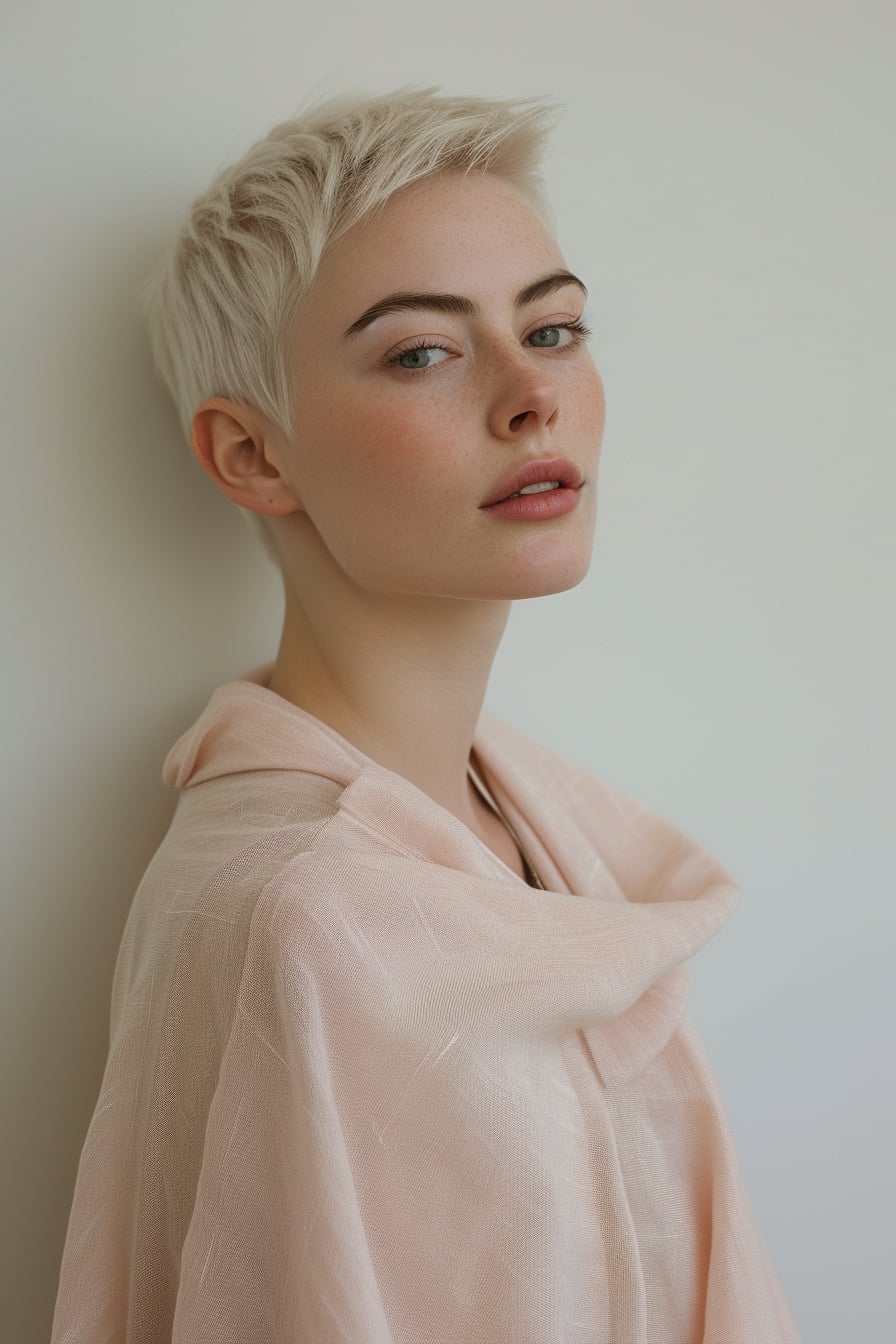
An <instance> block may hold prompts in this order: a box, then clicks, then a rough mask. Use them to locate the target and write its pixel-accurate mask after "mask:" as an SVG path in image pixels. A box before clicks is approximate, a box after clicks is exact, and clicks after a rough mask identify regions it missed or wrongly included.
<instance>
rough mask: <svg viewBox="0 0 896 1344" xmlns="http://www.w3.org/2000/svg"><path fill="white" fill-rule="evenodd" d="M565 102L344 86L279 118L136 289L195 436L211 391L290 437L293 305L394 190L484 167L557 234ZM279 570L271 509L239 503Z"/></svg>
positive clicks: (229, 170)
mask: <svg viewBox="0 0 896 1344" xmlns="http://www.w3.org/2000/svg"><path fill="white" fill-rule="evenodd" d="M563 110H564V109H563V105H562V104H558V103H554V102H549V101H546V100H545V99H543V98H519V99H503V100H502V99H492V98H474V97H456V98H454V97H446V96H442V95H441V94H440V92H439V90H438V88H437V87H431V88H423V89H414V88H413V87H412V86H410V85H404V86H402V88H400V89H397V90H395V91H394V92H392V93H387V94H382V95H377V96H369V95H364V94H340V95H337V96H335V97H332V96H331V97H328V98H325V99H323V100H322V101H318V102H316V103H312V104H311V105H309V106H308V107H306V108H305V110H304V111H300V112H299V113H298V114H297V115H296V116H295V117H294V118H293V119H292V120H289V121H283V122H280V123H278V125H276V126H274V127H273V129H272V130H271V131H269V133H268V134H267V135H266V136H265V137H264V138H263V139H261V140H259V141H257V142H256V143H255V144H253V145H252V147H251V148H250V149H249V150H248V151H247V152H246V153H245V154H244V155H243V156H242V158H240V159H239V160H238V161H237V162H235V163H233V164H231V165H230V166H228V167H226V168H225V169H223V170H222V171H221V172H219V173H218V175H217V176H216V177H215V178H214V179H213V181H212V182H211V184H210V186H209V187H208V189H207V190H206V191H204V192H203V193H202V194H201V195H200V196H197V197H196V199H195V200H194V201H193V203H192V205H191V207H190V210H189V214H188V217H187V219H186V221H185V222H184V224H183V226H182V227H181V229H180V231H179V232H178V234H177V236H176V238H175V240H174V242H173V244H172V246H171V247H170V249H169V250H168V251H167V253H166V254H165V255H164V256H163V257H162V259H161V261H160V262H159V264H158V265H157V266H156V268H155V269H154V270H153V272H152V273H151V274H150V275H149V276H148V277H147V278H146V279H145V280H144V281H143V283H142V284H141V285H140V287H139V290H138V296H139V301H140V306H141V311H142V313H143V317H144V319H145V321H146V323H147V327H148V331H149V340H150V348H151V352H152V357H153V361H154V363H155V366H156V369H157V370H158V372H159V374H160V375H161V377H162V379H163V381H164V382H165V384H166V386H167V387H168V390H169V391H170V393H171V396H172V398H173V399H174V403H175V405H176V407H177V413H178V417H179V419H180V423H181V426H182V428H183V431H184V433H185V435H186V437H187V440H188V442H189V440H190V430H191V425H192V420H193V416H194V414H195V412H196V410H197V408H198V407H199V405H200V404H201V403H202V402H203V401H204V400H206V398H208V397H215V396H221V397H228V398H231V399H233V400H235V401H240V402H243V403H247V402H248V403H250V404H251V405H253V406H255V407H257V408H258V409H259V410H260V411H262V412H263V413H264V414H265V415H267V416H268V418H269V419H270V420H272V421H273V423H274V424H275V425H276V426H277V427H278V429H280V430H281V432H282V433H283V434H285V435H286V437H287V438H288V439H290V440H292V439H293V437H294V419H293V406H294V404H295V403H294V397H295V395H296V393H297V392H298V393H299V394H300V391H301V389H297V388H296V387H295V384H294V377H293V373H292V371H291V370H290V368H289V367H288V363H289V361H288V352H289V347H290V331H291V328H292V325H293V321H294V318H295V313H296V309H297V307H298V306H299V304H300V303H301V302H302V300H303V299H304V298H305V297H306V295H307V294H308V291H309V290H310V289H311V286H312V284H313V282H314V278H315V276H316V274H317V270H318V267H319V265H320V261H321V258H322V256H323V254H324V251H325V250H326V249H327V248H328V247H330V246H331V245H332V244H334V243H336V242H337V241H338V240H339V239H340V238H341V237H342V236H343V235H344V234H345V233H346V232H347V231H348V230H349V229H350V228H352V226H353V225H355V224H357V223H359V222H360V221H361V220H362V219H364V218H366V217H368V216H373V215H375V214H376V213H378V212H379V211H380V210H382V209H383V207H384V206H385V205H386V204H387V203H388V201H389V198H390V197H391V196H392V194H393V193H394V192H396V191H398V190H400V189H401V188H402V187H405V186H408V185H410V183H412V182H416V181H418V180H419V179H421V178H424V177H427V176H430V175H431V174H434V173H438V172H442V171H445V170H449V169H450V170H460V171H465V172H469V171H470V170H471V169H483V170H487V171H489V172H492V173H494V174H495V175H496V176H498V177H501V178H504V179H505V180H506V181H508V182H509V183H511V185H513V186H515V187H517V189H518V190H520V191H522V192H523V194H524V195H525V196H526V197H527V199H528V200H529V201H530V203H531V204H532V206H533V208H534V209H535V210H536V212H537V213H538V215H539V216H540V218H541V219H542V220H543V222H544V223H545V224H547V225H548V227H549V228H551V230H552V231H553V218H552V213H551V210H550V207H549V205H548V203H547V200H546V198H545V195H544V183H543V180H542V177H541V173H540V165H541V158H542V153H543V148H544V143H545V140H546V138H547V136H548V134H549V132H550V130H552V129H553V126H554V125H555V123H556V120H557V119H558V117H559V115H562V112H563ZM237 507H238V508H239V511H240V513H242V514H243V516H244V517H245V519H246V521H247V522H248V523H249V525H250V526H251V528H252V530H253V531H254V532H255V534H256V536H257V537H258V538H259V540H260V541H261V543H262V545H263V547H264V549H265V552H266V554H267V555H268V557H269V558H270V559H271V560H272V561H273V562H274V564H276V565H279V556H278V554H277V550H276V546H275V544H274V539H273V536H272V534H271V532H270V530H269V528H268V526H267V521H266V516H265V515H263V514H259V513H255V512H254V511H253V510H251V509H247V508H243V507H241V506H237Z"/></svg>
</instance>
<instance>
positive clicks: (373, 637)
mask: <svg viewBox="0 0 896 1344" xmlns="http://www.w3.org/2000/svg"><path fill="white" fill-rule="evenodd" d="M566 269H568V268H567V265H566V262H565V260H564V258H563V256H562V254H561V253H560V251H559V248H558V245H557V243H556V241H555V240H554V239H553V237H552V236H551V234H550V233H549V231H548V230H547V228H546V226H545V224H544V223H543V222H542V221H541V219H540V218H539V216H538V215H537V213H536V212H535V210H534V209H533V207H532V206H531V205H530V204H529V202H528V201H527V199H526V198H525V196H523V195H522V193H521V192H520V191H519V190H517V189H516V188H515V187H513V186H511V185H510V184H508V183H506V182H504V181H503V180H502V179H500V178H498V177H496V176H494V175H492V174H488V173H484V172H480V171H474V172H472V173H470V174H467V175H464V174H462V173H459V172H450V173H441V174H438V175H436V176H433V177H429V178H426V179H424V180H422V181H421V182H417V183H414V184H413V185H412V186H410V187H406V188H404V189H403V190H402V191H400V192H397V193H396V194H395V195H394V196H392V197H391V199H390V200H389V202H388V204H387V206H386V207H385V210H384V211H383V212H382V213H381V214H380V215H379V216H376V217H374V218H371V219H368V220H364V221H362V222H361V223H360V224H358V225H356V226H355V228H354V229H352V230H351V231H350V232H349V233H348V234H347V235H345V237H344V238H343V239H342V240H341V241H340V242H339V243H338V244H337V245H336V246H335V247H334V248H332V249H331V250H330V251H328V252H327V253H326V254H325V256H324V259H323V261H322V264H321V267H320V269H319V271H318V274H317V277H316V279H315V282H314V286H313V288H312V290H311V292H310V294H309V295H308V297H307V299H306V300H305V301H304V303H303V304H302V306H301V308H300V310H299V312H298V315H297V322H296V327H295V334H294V347H293V349H292V351H291V360H292V364H291V368H293V369H294V370H295V375H296V380H297V381H296V386H297V388H298V389H299V392H298V395H297V398H296V434H295V438H294V439H293V440H292V441H290V440H288V439H287V438H286V437H285V435H284V434H283V433H282V431H281V430H279V429H278V428H277V427H276V426H275V425H274V424H273V423H272V422H271V421H270V420H269V419H268V418H267V417H266V416H264V415H263V414H262V413H261V412H260V411H259V410H258V409H257V408H256V407H253V406H249V405H247V404H245V403H241V402H236V401H232V400H229V399H227V398H223V397H212V398H210V399H209V400H207V401H205V402H203V403H202V405H201V406H200V407H199V408H198V409H197V411H196V414H195V416H194V419H193V425H192V444H193V451H194V452H195V454H196V457H197V459H198V460H199V462H200V464H201V465H202V467H203V468H204V469H205V470H206V471H207V472H208V473H209V475H210V476H211V477H212V479H213V480H214V481H215V483H216V485H217V486H218V487H219V489H221V490H222V491H223V493H224V494H225V495H227V497H228V498H229V499H231V500H233V501H234V502H235V503H238V504H240V505H242V506H243V507H244V508H249V509H253V510H255V511H257V512H258V513H262V514H265V515H267V516H268V518H269V519H270V527H271V529H272V531H273V534H274V537H275V541H276V543H277V547H278V551H279V554H280V557H281V569H282V575H283V584H284V597H285V612H284V622H283V631H282V635H281V639H280V646H279V650H278V653H277V658H276V661H275V663H274V668H273V673H272V676H271V681H270V689H271V690H272V691H274V692H275V693H276V694H278V695H280V696H283V697H284V698H285V699H287V700H290V701H292V702H293V703H294V704H296V705H299V706H300V707H301V708H302V709H305V710H307V711H308V712H309V713H311V714H313V715H315V716H316V717H317V718H319V719H321V720H323V721H324V722H325V723H328V724H330V725H331V726H332V727H333V728H335V729H336V731H337V732H339V733H341V734H342V736H343V737H345V738H347V739H348V740H349V741H350V742H352V743H354V744H355V745H356V746H357V747H358V748H359V749H360V750H361V751H362V752H364V753H365V754H366V755H367V756H369V757H370V758H371V759H372V760H375V761H377V762H378V763H379V764H381V765H383V766H385V767H387V768H388V769H390V770H393V771H395V772H396V773H398V774H400V775H402V776H403V777H404V778H405V779H408V780H410V781H411V783H413V784H415V785H416V786H417V787H418V788H419V789H421V790H422V791H423V792H424V793H426V794H427V795H428V796H429V797H430V798H432V799H433V800H434V801H435V802H436V803H438V804H440V805H441V806H442V807H444V808H445V809H447V811H449V812H451V813H452V814H453V815H454V816H456V817H457V818H459V819H460V821H462V822H463V823H464V824H465V825H466V826H468V827H469V828H470V830H472V831H473V832H474V833H475V834H476V835H478V836H479V837H480V839H482V840H484V841H485V843H486V844H487V845H489V847H490V848H491V849H492V850H493V851H494V852H495V853H497V854H498V855H499V856H500V857H501V858H502V859H503V860H504V861H505V863H508V864H510V866H511V867H512V868H514V870H515V871H516V872H518V873H520V874H521V875H523V872H524V870H523V866H522V861H521V859H520V855H519V853H518V851H517V849H516V845H515V844H514V842H513V840H512V838H511V837H510V835H509V834H508V832H507V831H506V829H505V828H504V826H503V825H502V823H501V822H500V820H499V819H498V818H497V817H495V815H494V813H493V812H492V811H491V809H490V808H489V807H488V806H487V804H486V803H485V802H484V801H483V800H482V799H481V797H480V795H479V793H478V792H477V790H476V789H475V787H474V786H473V784H472V782H471V781H470V779H469V777H468V775H467V763H468V760H469V757H470V750H471V747H472V743H473V735H474V732H475V729H476V725H477V722H478V719H479V716H480V713H481V711H482V706H483V701H484V698H485V692H486V688H487V684H488V678H489V674H490V672H491V668H492V663H493V661H494V657H495V653H496V651H497V648H498V645H499V643H500V640H501V637H502V635H503V633H504V629H505V626H506V624H507V620H508V617H509V615H510V608H511V603H512V601H513V600H514V599H519V598H528V597H539V596H543V595H545V594H549V593H558V592H564V591H566V590H567V589H569V588H572V587H574V586H575V585H576V584H578V583H579V582H581V580H582V579H583V578H584V577H585V575H586V573H587V571H588V567H589V564H590V560H591V552H592V546H593V540H594V528H595V520H596V485H597V467H598V459H599V456H600V449H601V442H602V438H603V430H604V420H605V401H604V388H603V383H602V380H601V377H600V374H599V372H598V370H597V368H596V366H595V363H594V360H593V358H592V355H591V352H590V350H589V348H588V346H587V344H586V342H585V341H584V340H581V339H578V340H577V339H576V338H575V336H574V333H573V332H571V331H569V330H568V329H564V328H563V327H562V326H559V324H563V323H571V322H575V321H576V320H578V319H580V318H581V317H582V314H583V309H584V305H585V295H584V293H583V291H582V289H581V288H580V286H579V285H577V284H575V283H574V282H572V281H570V282H567V283H564V284H562V285H560V286H558V287H556V288H553V289H552V290H551V292H549V293H547V294H546V295H544V296H543V297H541V298H539V299H537V300H535V301H532V302H529V303H527V304H526V305H524V306H522V307H518V306H516V305H515V304H514V299H515V298H516V297H517V295H518V294H519V293H520V291H521V290H523V289H524V288H525V287H526V286H529V285H531V284H532V283H533V282H534V281H536V280H539V279H541V278H543V277H545V276H548V275H550V274H553V273H555V272H557V271H558V270H566ZM422 291H425V292H427V293H433V292H436V293H439V294H454V295H462V296H465V297H467V298H469V299H471V300H472V301H473V302H474V303H475V304H476V305H477V306H478V311H477V314H476V315H475V316H470V315H464V314H457V313H447V312H442V311H437V310H435V309H429V308H427V309H425V310H424V309H420V310H412V311H402V312H393V313H389V314H387V315H384V316H381V317H378V318H377V319H376V320H374V321H372V322H371V323H370V324H369V325H367V326H365V327H364V328H363V329H362V330H360V331H358V332H356V333H355V334H354V335H352V336H346V332H347V331H348V329H349V327H351V326H352V324H353V323H354V322H355V321H356V320H357V319H358V318H359V316H360V315H361V314H363V313H364V312H365V311H366V310H367V309H368V308H369V307H371V306H372V305H373V304H375V303H377V302H378V301H379V300H381V299H383V298H384V297H386V296H387V295H392V294H395V293H408V292H414V293H419V292H422ZM554 324H558V331H559V334H558V335H555V334H554V333H553V331H551V333H550V334H548V333H546V331H545V329H548V328H552V327H553V326H554ZM411 346H425V350H421V351H420V352H418V353H417V354H414V355H410V356H406V357H405V358H404V359H403V361H402V363H401V364H398V363H396V362H394V360H395V358H396V357H398V356H401V355H402V354H403V353H404V352H405V351H406V350H407V349H408V348H409V347H411ZM389 359H392V360H393V362H392V363H386V361H387V360H389ZM555 454H562V455H563V456H566V457H568V458H570V459H571V460H572V461H573V462H574V463H575V464H576V465H577V466H578V467H579V468H580V470H581V471H582V473H583V475H584V477H585V483H584V485H583V486H582V487H581V489H580V491H579V500H578V503H577V505H576V507H575V508H574V509H573V510H572V512H570V513H567V514H564V515H561V516H559V517H555V518H551V519H543V520H540V521H510V520H508V519H503V518H499V517H495V516H494V515H491V514H489V513H488V512H485V511H483V510H482V509H481V508H480V506H481V505H482V504H483V503H484V501H485V500H487V499H489V498H491V496H492V495H493V493H494V489H495V486H496V485H497V484H498V483H499V482H500V481H501V480H502V479H503V478H504V476H505V475H506V474H507V473H508V472H509V471H511V470H512V469H513V468H514V467H515V466H518V465H519V464H520V463H522V462H523V461H525V460H528V459H533V458H540V457H546V456H552V455H555ZM549 690H550V688H547V687H546V688H545V691H546V693H548V692H549Z"/></svg>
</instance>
